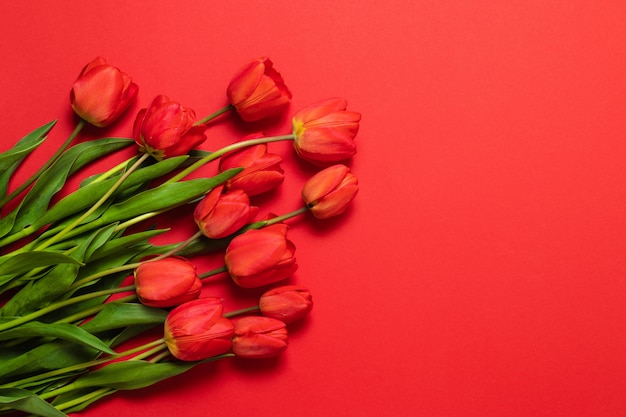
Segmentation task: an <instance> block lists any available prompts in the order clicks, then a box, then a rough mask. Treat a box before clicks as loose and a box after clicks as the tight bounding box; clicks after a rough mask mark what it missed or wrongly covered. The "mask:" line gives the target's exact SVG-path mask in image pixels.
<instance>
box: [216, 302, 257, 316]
mask: <svg viewBox="0 0 626 417" xmlns="http://www.w3.org/2000/svg"><path fill="white" fill-rule="evenodd" d="M258 311H259V306H258V305H256V306H252V307H248V308H242V309H240V310H235V311H231V312H229V313H225V314H224V317H235V316H239V315H242V314H248V313H256V312H258Z"/></svg>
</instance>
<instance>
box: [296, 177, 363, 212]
mask: <svg viewBox="0 0 626 417" xmlns="http://www.w3.org/2000/svg"><path fill="white" fill-rule="evenodd" d="M358 191H359V186H358V179H357V177H356V176H354V174H352V173H351V172H350V168H348V167H347V166H345V165H333V166H331V167H328V168H326V169H324V170H322V171H320V172H318V173H317V174H315V175H313V176H312V177H311V178H310V179H309V180H308V181H307V182H306V183H305V184H304V187H302V198H303V200H304V202H305V203H306V204H307V206H308V207H309V209H310V210H311V213H313V215H314V216H315V217H316V218H318V219H327V218H329V217H332V216H336V215H338V214H341V213H343V212H344V211H345V210H346V208H348V205H349V204H350V202H351V201H352V200H353V199H354V197H355V196H356V194H357V192H358Z"/></svg>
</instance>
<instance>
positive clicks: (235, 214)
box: [193, 185, 258, 239]
mask: <svg viewBox="0 0 626 417" xmlns="http://www.w3.org/2000/svg"><path fill="white" fill-rule="evenodd" d="M223 190H224V186H223V185H220V186H218V187H215V188H214V189H213V190H211V192H210V193H209V194H207V195H206V196H205V197H204V198H203V199H202V200H201V201H200V203H198V205H197V206H196V209H195V210H194V213H193V217H194V220H195V222H196V224H197V225H198V227H199V228H200V231H201V232H202V234H203V235H204V236H206V237H208V238H211V239H220V238H223V237H226V236H229V235H232V234H233V233H235V232H236V231H237V230H239V229H241V228H242V227H243V226H245V225H246V224H247V223H248V221H250V220H252V218H253V217H254V216H255V215H256V213H257V212H258V208H257V207H254V206H250V199H249V198H248V196H247V195H246V193H244V192H243V191H241V190H234V191H231V192H229V193H223Z"/></svg>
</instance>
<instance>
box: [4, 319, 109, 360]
mask: <svg viewBox="0 0 626 417" xmlns="http://www.w3.org/2000/svg"><path fill="white" fill-rule="evenodd" d="M22 337H54V338H57V339H63V340H67V341H69V342H74V343H79V344H81V345H85V346H89V347H92V348H94V349H97V350H100V351H102V352H106V353H109V354H115V352H114V351H113V350H111V349H110V348H109V347H108V346H107V345H106V344H105V343H104V342H102V341H101V340H100V339H98V338H97V337H96V336H94V335H92V334H91V333H89V332H87V331H86V330H84V329H82V328H80V327H77V326H74V325H72V324H67V323H56V324H55V323H39V322H36V321H33V322H29V323H25V324H23V325H21V326H19V327H15V328H13V329H10V330H5V331H4V332H0V340H10V339H17V338H22Z"/></svg>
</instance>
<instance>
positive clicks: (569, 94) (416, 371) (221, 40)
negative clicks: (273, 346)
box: [0, 0, 626, 417]
mask: <svg viewBox="0 0 626 417" xmlns="http://www.w3.org/2000/svg"><path fill="white" fill-rule="evenodd" d="M625 21H626V3H623V2H616V1H606V2H586V1H578V0H568V1H535V0H530V1H503V2H491V1H421V0H420V1H399V0H389V1H387V2H385V3H381V2H375V1H361V2H349V1H341V0H340V1H315V2H313V1H304V2H293V1H285V0H275V1H272V2H266V1H254V0H245V1H238V2H206V1H189V2H179V3H177V4H176V5H174V3H173V2H170V1H163V0H156V1H151V2H144V3H143V4H141V2H127V1H99V2H84V1H80V2H79V1H65V2H54V1H39V2H34V3H33V2H20V1H3V2H2V3H1V4H0V28H1V29H0V31H1V32H0V33H1V36H0V55H1V56H2V58H3V62H4V64H3V69H2V77H0V91H1V92H2V93H1V95H0V106H1V108H0V114H2V116H3V117H2V143H1V145H0V147H1V149H2V150H4V149H6V148H8V147H10V146H11V144H12V143H14V142H15V141H16V140H17V139H18V138H20V137H22V136H23V135H24V134H25V133H27V132H29V131H30V130H32V129H34V128H35V127H37V126H39V125H42V124H44V123H45V122H48V121H50V120H52V119H58V120H59V122H58V125H57V126H56V127H55V129H54V130H53V133H52V134H51V135H50V139H49V141H48V142H47V143H46V144H45V145H44V146H43V148H42V150H41V152H39V150H38V153H37V154H36V155H34V156H33V158H30V159H29V160H28V162H27V164H26V166H25V168H24V170H22V171H20V175H22V176H24V177H25V176H26V172H28V170H29V169H31V170H32V169H34V168H36V167H37V166H38V164H39V163H41V161H43V160H44V159H45V158H46V156H47V155H48V153H49V152H52V150H53V149H54V145H55V144H58V143H60V142H62V140H63V139H64V138H65V137H67V135H68V134H69V133H70V132H71V130H72V129H73V126H74V123H75V119H74V117H73V114H72V112H71V109H70V107H69V102H68V96H69V90H70V86H71V84H72V82H73V81H74V79H75V78H76V76H77V75H78V72H79V71H80V69H81V68H82V67H83V66H84V65H85V64H86V63H87V62H89V61H90V60H91V59H93V58H94V57H95V56H97V55H101V56H104V57H106V58H107V60H108V61H109V62H110V63H112V64H113V65H117V66H119V67H120V68H122V69H123V70H124V71H126V72H127V73H129V74H130V75H131V76H132V77H133V79H134V80H135V81H136V82H137V83H138V85H139V88H140V93H139V98H138V102H137V105H136V106H135V107H134V108H133V109H131V111H130V112H129V113H128V114H127V115H126V117H124V118H123V119H122V120H121V122H120V123H118V124H116V125H115V126H113V127H112V128H110V129H106V130H105V131H104V132H102V131H99V130H97V129H91V130H89V131H88V132H87V134H86V135H83V136H81V138H82V139H81V140H86V139H88V138H89V137H94V136H101V135H103V134H106V135H110V136H126V137H127V136H129V135H130V134H131V128H132V121H133V119H134V114H135V113H136V111H137V110H138V109H139V108H141V107H145V106H146V105H147V104H148V103H149V102H150V100H151V99H152V98H153V97H154V96H155V95H157V94H166V95H168V96H170V97H171V98H173V99H176V100H179V101H181V102H182V103H184V104H185V105H187V106H190V107H192V108H194V109H195V110H196V112H197V113H198V115H205V114H208V113H211V112H212V111H214V110H216V109H218V108H220V107H222V106H223V105H224V104H225V100H226V98H225V89H226V84H227V83H228V81H229V79H230V77H231V75H232V74H233V72H234V71H235V70H236V69H237V68H238V67H239V66H240V65H241V64H242V63H244V62H245V61H247V60H248V59H250V58H253V57H257V56H263V55H265V56H269V57H271V59H272V60H273V61H274V62H275V64H276V67H277V68H278V69H279V71H281V73H282V74H283V76H284V78H285V80H286V83H287V84H288V86H289V88H290V89H291V90H292V92H293V95H294V98H293V103H292V106H291V109H290V111H291V112H293V111H295V110H297V109H298V108H301V107H303V106H305V105H308V104H310V103H311V102H313V101H317V100H319V99H323V98H326V97H331V96H340V97H345V98H347V99H348V102H349V108H350V109H352V110H355V111H359V112H361V113H362V115H363V119H362V124H361V130H360V132H359V135H358V137H357V143H358V154H357V155H356V157H355V158H354V160H353V161H352V163H351V167H352V169H353V172H354V173H355V174H356V175H357V176H358V177H359V180H360V186H361V189H360V192H359V195H358V196H357V198H356V200H355V201H354V205H353V207H352V208H351V210H350V211H349V212H348V213H346V214H345V215H344V216H342V217H341V218H337V219H334V220H331V221H328V222H320V221H313V220H312V219H310V218H305V219H300V220H296V221H292V222H291V223H290V224H291V230H290V235H289V236H290V239H291V240H293V241H294V243H295V244H296V246H297V258H298V263H299V265H300V269H299V270H298V272H297V273H296V275H295V276H294V277H292V279H291V280H290V282H297V283H300V284H304V285H306V286H308V287H309V288H310V289H311V291H312V292H313V294H314V300H315V307H314V309H313V312H312V314H311V315H310V316H309V317H308V318H307V319H306V320H305V321H304V322H303V323H301V324H299V325H297V326H293V327H292V328H290V346H289V348H288V350H287V351H286V352H285V353H284V354H283V355H282V356H281V357H279V358H277V359H275V360H264V361H256V362H252V361H245V360H231V359H229V360H224V361H221V362H218V363H213V364H207V365H203V366H201V367H199V368H196V369H195V370H193V371H191V372H189V373H188V374H186V375H185V376H182V377H178V378H175V379H172V380H168V381H165V382H163V383H160V384H158V385H157V386H155V387H152V388H149V389H142V390H139V391H134V392H126V393H119V394H117V395H114V396H112V397H109V398H107V399H104V400H102V401H100V402H98V403H97V404H95V405H93V406H92V407H91V408H89V409H88V411H86V412H84V413H82V415H84V416H86V417H90V416H116V417H125V416H172V415H180V416H190V417H195V416H207V415H214V416H245V415H255V416H260V417H262V416H268V417H269V416H272V417H281V416H285V417H286V416H357V415H358V416H409V415H415V416H417V415H419V416H429V417H440V416H441V417H443V416H456V417H458V416H477V417H478V416H481V417H485V416H517V415H519V416H534V417H538V416H546V417H548V416H550V417H552V416H622V415H624V414H625V413H626V399H625V398H626V397H624V389H625V388H626V386H625V385H626V384H625V382H624V381H625V378H626V359H625V358H626V355H624V352H625V342H626V336H625V334H626V332H625V331H626V308H625V307H624V303H623V299H624V294H625V291H626V278H625V276H626V262H625V260H624V247H625V246H626V245H625V244H626V220H625V219H626V209H625V203H626V194H625V193H626V191H625V190H626V187H625V185H626V184H625V183H626V165H625V163H624V155H626V140H625V137H626V136H625V135H626V117H625V113H626V112H625V111H626V48H624V45H625V44H626V29H625V28H626V26H625V25H624V22H625ZM289 119H290V117H289V115H286V116H285V117H284V118H283V119H281V121H280V123H279V124H277V125H252V126H250V125H246V124H243V123H240V122H236V123H235V121H236V119H235V118H233V117H230V118H225V119H224V120H222V121H220V122H218V123H215V124H214V126H213V127H212V128H211V130H210V131H209V136H210V138H209V141H208V142H207V143H206V144H205V145H204V148H205V149H215V148H217V146H220V145H223V144H226V143H229V142H231V141H233V140H236V139H238V138H239V137H241V136H243V135H244V134H246V133H250V132H252V131H255V130H260V129H265V130H267V132H268V133H269V134H283V133H288V132H289V131H290V121H289ZM271 149H272V150H273V151H275V152H276V153H280V154H281V155H283V157H284V159H285V164H284V169H285V171H286V173H287V180H286V182H285V184H284V185H283V186H282V187H281V189H280V190H279V191H278V192H276V193H275V194H273V195H271V196H270V197H268V198H265V199H263V200H262V201H261V203H262V207H263V210H266V211H273V212H275V213H279V214H280V213H285V212H287V211H290V210H292V209H295V208H297V207H299V205H300V200H299V192H300V187H301V185H302V182H303V181H304V180H306V178H307V177H308V176H309V175H311V174H312V173H313V172H314V171H315V169H313V168H312V167H311V166H310V165H307V164H305V163H302V162H300V161H298V159H297V157H295V156H294V154H293V152H292V149H291V148H290V146H289V145H288V144H275V146H272V148H271ZM130 154H132V151H131V150H129V151H128V152H127V153H125V154H123V155H122V154H120V155H117V156H116V157H115V158H113V161H121V160H123V159H124V158H125V157H127V156H129V155H130ZM111 162H112V161H105V162H103V163H102V165H98V166H96V167H94V168H93V169H94V170H97V169H98V168H100V169H102V168H103V167H105V166H110V164H111ZM162 221H163V223H162V224H167V223H168V222H173V224H174V225H175V227H176V229H175V230H176V231H175V232H172V234H168V235H166V236H164V237H161V239H162V241H167V242H173V241H176V240H177V239H179V238H183V237H185V236H186V234H187V233H192V232H193V230H194V226H193V225H189V224H186V223H185V221H184V219H176V220H174V219H162ZM199 262H200V267H199V269H205V268H206V269H209V268H212V267H215V266H218V265H219V263H220V259H219V258H218V257H215V258H207V259H202V260H200V261H199ZM205 293H206V294H209V293H210V294H218V295H221V296H223V297H224V298H225V299H226V305H227V309H229V308H230V309H235V308H239V307H244V306H247V305H250V304H251V303H253V302H254V299H255V297H256V296H257V295H258V293H254V292H253V293H251V292H244V291H241V290H240V289H238V288H236V287H235V286H234V285H233V284H232V283H231V282H228V281H227V280H226V279H225V278H223V279H221V280H220V279H218V280H216V281H215V282H214V283H212V284H209V285H207V286H206V288H205Z"/></svg>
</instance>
